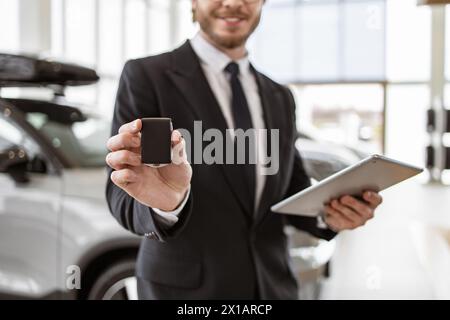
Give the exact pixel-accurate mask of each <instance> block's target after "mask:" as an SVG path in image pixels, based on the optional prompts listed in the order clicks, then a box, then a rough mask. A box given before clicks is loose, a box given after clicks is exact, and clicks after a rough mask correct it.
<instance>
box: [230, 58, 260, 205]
mask: <svg viewBox="0 0 450 320" xmlns="http://www.w3.org/2000/svg"><path fill="white" fill-rule="evenodd" d="M225 70H226V71H227V72H228V73H229V74H230V85H231V92H232V95H233V97H232V101H231V109H232V113H233V119H234V127H235V129H242V130H244V131H246V130H247V129H252V128H253V124H252V118H251V115H250V110H249V108H248V103H247V98H246V97H245V94H244V90H243V89H242V85H241V81H240V80H239V77H238V76H239V65H238V64H237V63H235V62H230V63H229V64H228V65H227V66H226V68H225ZM252 147H253V148H254V146H250V145H249V143H246V144H245V153H246V157H245V159H246V161H245V164H242V165H240V166H242V170H243V176H244V177H245V182H246V184H247V185H248V190H249V197H250V199H249V201H250V203H251V208H252V210H253V209H254V203H255V191H256V190H255V187H256V181H255V164H250V163H249V162H250V161H249V160H250V148H252ZM235 151H236V148H235ZM235 159H236V154H235Z"/></svg>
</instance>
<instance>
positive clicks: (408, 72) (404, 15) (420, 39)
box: [386, 0, 431, 81]
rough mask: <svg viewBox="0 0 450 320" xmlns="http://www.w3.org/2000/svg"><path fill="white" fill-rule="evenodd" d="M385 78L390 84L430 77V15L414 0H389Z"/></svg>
mask: <svg viewBox="0 0 450 320" xmlns="http://www.w3.org/2000/svg"><path fill="white" fill-rule="evenodd" d="M386 45H387V76H388V80H391V81H404V80H407V81H408V80H410V81H414V80H416V81H427V80H428V79H429V78H430V51H431V47H430V45H431V15H430V8H429V6H417V1H416V0H389V1H388V7H387V44H386Z"/></svg>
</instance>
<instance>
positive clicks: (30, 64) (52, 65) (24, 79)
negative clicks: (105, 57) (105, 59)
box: [0, 53, 99, 87]
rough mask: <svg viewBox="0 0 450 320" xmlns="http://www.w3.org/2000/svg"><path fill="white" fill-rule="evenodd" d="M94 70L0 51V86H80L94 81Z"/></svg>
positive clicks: (95, 79) (96, 79)
mask: <svg viewBox="0 0 450 320" xmlns="http://www.w3.org/2000/svg"><path fill="white" fill-rule="evenodd" d="M98 80H99V77H98V75H97V73H96V72H95V70H93V69H89V68H85V67H81V66H78V65H74V64H67V63H60V62H56V61H48V60H42V59H36V58H33V57H28V56H19V55H13V54H4V53H0V87H22V86H23V87H26V86H42V85H62V86H80V85H86V84H91V83H95V82H97V81H98Z"/></svg>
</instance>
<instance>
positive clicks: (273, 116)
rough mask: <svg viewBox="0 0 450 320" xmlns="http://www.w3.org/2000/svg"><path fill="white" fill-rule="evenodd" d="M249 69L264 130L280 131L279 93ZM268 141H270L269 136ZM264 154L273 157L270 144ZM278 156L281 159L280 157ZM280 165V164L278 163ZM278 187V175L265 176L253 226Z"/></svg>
mask: <svg viewBox="0 0 450 320" xmlns="http://www.w3.org/2000/svg"><path fill="white" fill-rule="evenodd" d="M251 68H252V71H253V73H254V75H255V78H256V82H257V85H258V90H259V94H260V97H261V104H262V108H263V112H264V121H265V123H266V128H267V130H268V132H269V133H270V130H271V129H280V128H281V125H282V124H281V119H280V116H281V115H282V113H280V111H279V109H281V106H282V103H283V102H282V100H281V92H280V91H278V90H274V89H273V86H271V85H270V83H268V80H267V79H265V78H264V77H263V76H262V75H261V74H260V73H259V72H258V71H256V70H255V69H254V68H253V66H251ZM281 138H282V137H280V139H281ZM268 141H270V135H269V138H268ZM266 152H267V154H270V155H271V156H272V157H273V156H274V155H273V154H272V151H271V150H270V144H268V150H267V151H266ZM279 152H282V150H281V149H280V150H279ZM279 156H280V158H281V155H279ZM280 165H282V164H281V163H280ZM278 186H279V174H275V175H267V176H266V182H265V185H264V188H263V192H262V195H261V198H260V199H261V200H260V201H259V204H258V207H257V210H256V217H255V224H257V223H259V222H260V221H261V220H262V219H263V217H264V215H265V214H266V213H267V211H268V210H269V208H270V206H271V205H272V204H273V200H274V196H275V195H276V194H277V192H276V191H277V188H278Z"/></svg>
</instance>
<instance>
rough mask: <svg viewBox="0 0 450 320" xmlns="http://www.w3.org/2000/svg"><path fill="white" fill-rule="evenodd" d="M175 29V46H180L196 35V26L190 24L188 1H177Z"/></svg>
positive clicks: (190, 7) (189, 4)
mask: <svg viewBox="0 0 450 320" xmlns="http://www.w3.org/2000/svg"><path fill="white" fill-rule="evenodd" d="M177 4H178V7H177V10H178V13H177V27H178V30H177V32H176V39H175V44H179V45H181V44H182V43H183V42H184V41H185V40H186V39H188V38H191V37H192V36H194V35H195V34H196V33H197V30H198V24H195V23H193V22H192V13H191V9H192V5H191V1H190V0H179V1H178V3H177Z"/></svg>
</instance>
